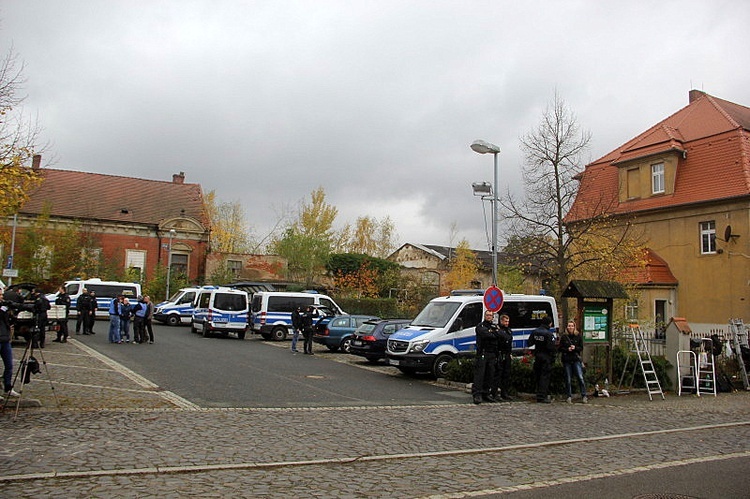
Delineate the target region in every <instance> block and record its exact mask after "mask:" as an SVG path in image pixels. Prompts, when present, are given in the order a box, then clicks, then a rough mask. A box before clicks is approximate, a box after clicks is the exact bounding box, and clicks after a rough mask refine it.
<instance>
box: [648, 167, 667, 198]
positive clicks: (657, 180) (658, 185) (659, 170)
mask: <svg viewBox="0 0 750 499" xmlns="http://www.w3.org/2000/svg"><path fill="white" fill-rule="evenodd" d="M663 192H664V163H656V164H655V165H651V193H652V194H661V193H663Z"/></svg>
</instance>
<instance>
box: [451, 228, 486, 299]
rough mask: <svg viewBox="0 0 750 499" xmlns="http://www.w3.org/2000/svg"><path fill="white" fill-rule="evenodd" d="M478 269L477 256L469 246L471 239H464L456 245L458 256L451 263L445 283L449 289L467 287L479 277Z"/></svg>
mask: <svg viewBox="0 0 750 499" xmlns="http://www.w3.org/2000/svg"><path fill="white" fill-rule="evenodd" d="M478 271H479V264H478V263H477V257H476V255H475V254H474V252H473V251H472V250H471V249H470V248H469V241H467V240H466V239H462V240H461V242H459V243H458V246H456V256H455V257H454V258H453V260H452V261H451V263H450V270H449V271H448V275H446V277H445V281H446V282H445V283H446V285H447V286H448V288H449V289H467V288H469V287H471V283H472V282H473V281H475V280H476V279H477V272H478Z"/></svg>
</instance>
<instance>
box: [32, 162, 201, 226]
mask: <svg viewBox="0 0 750 499" xmlns="http://www.w3.org/2000/svg"><path fill="white" fill-rule="evenodd" d="M42 173H43V176H44V180H43V182H42V184H41V185H40V186H39V187H38V188H37V189H36V190H35V191H34V193H33V194H32V195H31V198H30V199H29V201H28V202H26V204H25V205H24V206H23V207H22V208H21V210H20V211H21V213H27V214H34V215H38V214H41V213H42V211H43V209H44V207H45V205H46V204H49V205H50V209H51V215H52V216H55V217H65V218H73V219H93V220H101V221H108V222H127V223H138V224H146V225H156V224H158V223H159V222H160V221H162V220H164V219H167V218H172V217H180V216H186V217H191V218H194V219H196V220H198V221H199V222H201V223H202V224H203V225H204V226H205V227H208V222H207V219H206V213H205V210H204V207H203V194H202V191H201V186H200V184H187V183H175V182H167V181H160V180H147V179H142V178H133V177H120V176H116V175H104V174H100V173H87V172H76V171H69V170H53V169H44V170H42Z"/></svg>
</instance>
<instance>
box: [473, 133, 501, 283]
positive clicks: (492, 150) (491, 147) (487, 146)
mask: <svg viewBox="0 0 750 499" xmlns="http://www.w3.org/2000/svg"><path fill="white" fill-rule="evenodd" d="M471 150H472V151H474V152H476V153H479V154H488V153H489V154H492V155H493V156H494V157H495V177H494V181H493V183H492V198H491V201H490V202H491V203H492V284H493V285H495V286H497V218H498V217H497V208H498V204H499V200H498V198H497V177H498V168H497V155H498V154H499V153H500V148H499V147H498V146H496V145H495V144H491V143H489V142H487V141H484V140H475V141H474V142H472V144H471ZM479 185H481V186H486V182H483V183H481V184H474V192H479V191H478V190H477V186H479Z"/></svg>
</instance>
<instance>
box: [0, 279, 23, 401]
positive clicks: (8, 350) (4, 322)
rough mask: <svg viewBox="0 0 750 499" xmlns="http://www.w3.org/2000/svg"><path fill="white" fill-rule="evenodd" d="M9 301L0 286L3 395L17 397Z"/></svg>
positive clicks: (0, 343)
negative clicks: (14, 380) (14, 383)
mask: <svg viewBox="0 0 750 499" xmlns="http://www.w3.org/2000/svg"><path fill="white" fill-rule="evenodd" d="M10 313H11V303H10V302H8V301H5V300H4V296H3V288H0V357H2V359H3V366H4V367H5V368H4V369H3V390H4V393H5V397H6V398H7V397H19V396H20V395H19V394H18V392H16V391H15V390H14V389H13V384H12V383H13V346H12V345H11V343H10V340H11V337H10Z"/></svg>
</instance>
